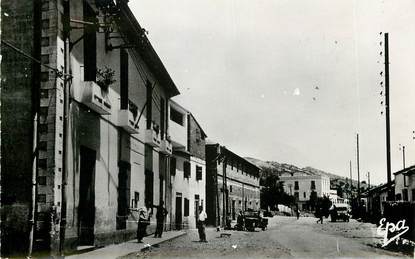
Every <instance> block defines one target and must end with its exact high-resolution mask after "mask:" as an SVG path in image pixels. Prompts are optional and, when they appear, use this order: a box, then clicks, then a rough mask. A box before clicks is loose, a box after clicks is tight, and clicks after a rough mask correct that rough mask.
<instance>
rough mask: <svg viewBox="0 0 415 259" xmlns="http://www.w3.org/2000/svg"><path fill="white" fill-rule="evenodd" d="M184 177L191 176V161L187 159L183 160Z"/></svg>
mask: <svg viewBox="0 0 415 259" xmlns="http://www.w3.org/2000/svg"><path fill="white" fill-rule="evenodd" d="M183 177H184V178H190V163H189V162H187V161H184V162H183Z"/></svg>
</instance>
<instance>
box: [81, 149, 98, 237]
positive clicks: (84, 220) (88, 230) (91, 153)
mask: <svg viewBox="0 0 415 259" xmlns="http://www.w3.org/2000/svg"><path fill="white" fill-rule="evenodd" d="M95 160H96V152H95V150H92V149H89V148H87V147H83V146H81V150H80V176H79V206H78V235H79V245H94V224H95Z"/></svg>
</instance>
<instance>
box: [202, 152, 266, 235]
mask: <svg viewBox="0 0 415 259" xmlns="http://www.w3.org/2000/svg"><path fill="white" fill-rule="evenodd" d="M206 168H207V169H206V178H207V179H206V199H207V200H206V212H207V216H208V222H209V224H210V225H214V226H219V225H221V226H222V227H224V226H225V224H226V219H227V218H228V219H231V220H232V219H236V216H237V213H238V212H239V211H245V210H259V208H260V186H259V179H260V168H259V167H257V166H256V165H254V164H252V163H250V162H249V161H247V160H246V159H244V158H242V157H240V156H238V155H237V154H235V153H233V152H232V151H230V150H229V149H227V148H226V147H224V146H221V145H220V144H207V145H206Z"/></svg>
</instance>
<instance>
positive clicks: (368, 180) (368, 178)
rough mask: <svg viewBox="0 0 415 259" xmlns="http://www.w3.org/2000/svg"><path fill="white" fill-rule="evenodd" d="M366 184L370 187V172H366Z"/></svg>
mask: <svg viewBox="0 0 415 259" xmlns="http://www.w3.org/2000/svg"><path fill="white" fill-rule="evenodd" d="M367 186H368V188H369V189H370V172H367Z"/></svg>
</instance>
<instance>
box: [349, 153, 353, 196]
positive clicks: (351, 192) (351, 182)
mask: <svg viewBox="0 0 415 259" xmlns="http://www.w3.org/2000/svg"><path fill="white" fill-rule="evenodd" d="M349 171H350V198H352V196H353V178H352V160H349Z"/></svg>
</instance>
